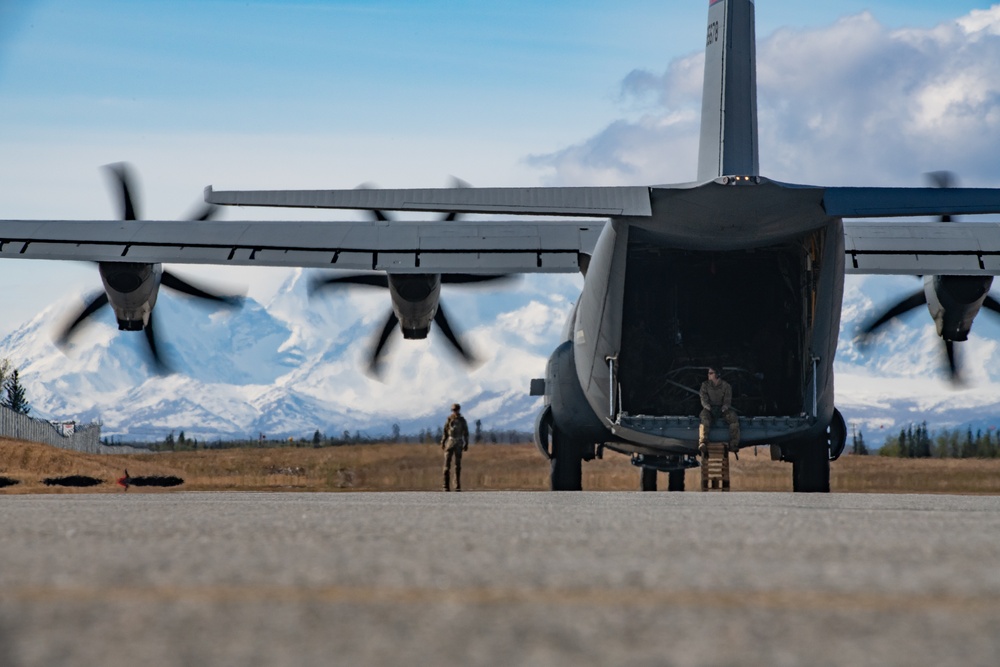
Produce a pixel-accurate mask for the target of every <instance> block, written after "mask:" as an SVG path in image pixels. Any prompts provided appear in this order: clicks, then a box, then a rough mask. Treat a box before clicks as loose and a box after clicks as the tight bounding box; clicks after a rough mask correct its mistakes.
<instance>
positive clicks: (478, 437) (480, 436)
mask: <svg viewBox="0 0 1000 667" xmlns="http://www.w3.org/2000/svg"><path fill="white" fill-rule="evenodd" d="M482 441H483V420H482V419H477V420H476V437H475V440H473V442H475V443H476V444H477V445H478V444H479V443H481V442H482Z"/></svg>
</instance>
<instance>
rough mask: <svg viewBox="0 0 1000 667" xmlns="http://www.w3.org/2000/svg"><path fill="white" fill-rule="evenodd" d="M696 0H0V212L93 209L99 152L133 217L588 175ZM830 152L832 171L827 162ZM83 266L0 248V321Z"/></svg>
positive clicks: (51, 296) (839, 9)
mask: <svg viewBox="0 0 1000 667" xmlns="http://www.w3.org/2000/svg"><path fill="white" fill-rule="evenodd" d="M707 5H708V3H707V0H701V1H699V2H683V3H679V2H662V1H661V2H653V1H651V0H620V1H619V2H615V3H610V2H593V1H580V0H575V1H574V2H566V1H563V0H557V1H554V2H547V3H538V2H527V1H523V0H514V1H511V2H504V3H496V2H489V3H486V2H457V1H430V2H421V3H413V2H403V1H385V2H294V3H283V2H271V3H264V2H245V1H243V2H235V1H222V0H216V1H207V2H206V1H198V2H193V1H186V0H181V1H177V0H172V1H170V2H165V1H164V2H135V1H132V2H124V1H120V2H111V1H91V2H86V3H81V2H70V1H55V0H53V1H49V2H41V1H40V2H27V3H25V2H10V1H7V0H0V25H2V26H4V27H2V28H0V217H4V218H106V217H111V216H112V215H113V214H114V213H113V212H114V210H115V208H114V206H113V205H112V204H111V202H110V200H109V198H108V193H107V190H106V187H105V183H104V180H103V177H102V176H101V174H100V172H99V170H98V167H99V166H100V165H102V164H107V163H109V162H114V161H119V160H128V161H131V162H133V163H134V164H135V165H136V167H137V168H138V170H139V173H140V175H141V177H142V182H141V184H140V185H141V193H140V194H142V195H143V211H144V214H145V217H147V218H154V219H155V218H175V217H180V216H182V215H184V213H185V212H186V211H188V210H190V209H191V207H192V206H193V205H194V204H195V203H196V202H197V201H198V199H199V197H200V193H201V188H203V187H204V186H205V185H208V184H210V183H211V184H214V185H216V186H218V187H238V188H251V187H273V188H278V187H353V186H355V185H357V184H359V183H362V182H375V183H377V184H379V185H382V186H385V187H392V186H396V187H402V186H437V185H444V184H445V183H446V181H447V177H448V175H449V174H455V175H458V176H461V177H462V178H465V179H466V180H469V181H471V182H472V183H474V184H476V185H483V186H486V185H494V186H505V185H539V184H543V183H546V182H553V181H559V182H573V181H574V180H575V179H578V178H579V179H581V180H587V179H590V180H593V179H600V178H602V177H603V173H604V172H603V171H600V170H595V169H592V168H591V167H592V166H593V164H594V163H595V162H599V161H600V158H601V156H600V155H598V154H596V153H595V152H594V150H596V149H594V150H591V151H590V153H587V154H586V155H584V156H583V157H580V158H579V159H578V162H579V164H576V165H571V166H567V164H566V161H567V160H573V159H577V158H575V157H574V156H577V155H578V154H580V151H582V149H584V148H587V147H588V146H590V144H594V145H597V144H598V143H601V142H603V144H605V145H606V144H607V143H608V142H609V141H624V139H622V138H621V137H620V136H619V135H616V134H614V133H613V132H610V133H609V132H608V130H610V129H613V128H621V127H625V128H626V129H630V130H636V128H640V129H641V128H642V127H643V123H644V122H646V121H647V120H648V119H650V118H652V119H653V120H656V119H657V118H661V116H662V113H661V112H662V110H660V111H657V110H653V111H651V109H650V107H649V105H648V103H647V102H644V101H642V100H639V99H637V98H634V97H629V96H627V95H623V93H622V83H623V81H624V80H625V77H626V76H627V75H628V74H629V73H630V72H632V71H633V70H637V69H641V70H647V71H649V72H651V73H653V74H656V75H660V74H662V73H663V72H665V71H666V70H667V67H668V65H670V64H671V63H672V62H678V59H683V58H685V57H690V56H692V55H693V54H698V53H699V52H700V50H701V48H702V46H703V41H704V24H705V18H706V15H707ZM988 6H989V5H988V4H985V3H977V2H965V1H956V2H950V3H941V2H931V1H912V0H911V1H908V2H900V1H894V0H893V1H888V0H887V1H883V2H874V1H871V2H864V1H854V0H845V1H843V2H827V3H812V2H801V1H792V0H773V1H772V0H761V1H760V2H758V3H757V35H758V41H759V42H762V43H763V42H764V41H765V40H767V39H768V37H769V36H771V35H773V33H774V32H775V31H776V30H779V29H782V30H788V31H791V33H792V34H802V33H804V32H805V31H809V30H816V31H824V30H828V29H830V27H831V26H833V25H834V24H836V22H837V21H839V20H841V19H842V18H843V17H845V16H852V15H856V14H858V13H860V12H863V11H868V12H870V13H871V15H872V16H873V17H874V20H875V22H877V23H878V24H879V25H880V26H882V27H883V28H884V29H885V30H886V31H892V30H899V29H904V28H912V29H920V30H928V29H931V28H934V27H935V26H938V25H939V24H942V23H946V22H948V21H951V20H953V19H955V18H958V17H961V16H964V15H967V14H968V13H969V12H970V11H972V10H974V9H984V8H987V7H988ZM869 48H870V47H869ZM841 55H842V54H841V53H838V52H836V51H834V52H829V53H828V56H827V57H828V59H829V61H835V60H836V59H837V58H838V57H840V56H841ZM789 57H790V58H794V55H790V56H789ZM818 64H819V63H818ZM825 64H827V65H829V62H826V61H825ZM819 69H820V68H817V70H818V71H819ZM817 76H820V75H819V74H817ZM841 85H845V86H846V85H847V84H846V83H844V82H841ZM890 101H891V100H890ZM658 114H659V115H658ZM764 119H765V118H764V114H763V113H762V122H763V120H764ZM661 120H662V118H661ZM630 136H633V141H637V142H643V141H646V138H645V135H642V134H641V133H640V134H639V135H638V136H637V137H636V136H635V131H633V132H632V134H631V135H630ZM762 136H763V129H762ZM781 139H782V137H780V136H775V137H773V138H772V139H771V140H772V141H775V142H780V141H781ZM767 140H768V139H767V137H766V136H764V139H762V146H763V144H764V142H765V141H767ZM561 151H563V152H565V151H569V152H568V153H560V152H561ZM771 154H772V155H776V154H778V153H776V152H773V151H772V153H771ZM677 155H680V156H683V150H679V151H678V153H677ZM529 156H543V158H544V159H542V160H537V159H536V160H534V161H531V160H527V159H526V158H528V157H529ZM656 159H661V160H662V161H663V162H664V163H668V162H670V160H671V159H672V156H671V155H669V154H667V155H661V156H657V157H656ZM673 159H675V160H676V162H678V164H677V165H672V166H671V167H670V169H661V170H656V169H646V168H644V167H636V168H635V169H634V170H633V171H632V172H631V173H632V175H633V176H634V178H635V179H637V182H648V181H643V180H642V178H644V177H647V175H648V178H651V179H653V182H657V181H658V180H659V179H660V178H661V176H662V177H663V178H677V179H679V180H687V179H688V178H690V177H691V176H693V173H694V165H693V164H691V163H690V160H683V159H680V157H677V158H673ZM638 162H639V160H638V158H637V163H638ZM764 163H765V160H764V156H763V155H762V164H764ZM828 163H829V164H828V165H827V168H829V169H830V170H831V172H830V173H832V174H835V175H836V178H841V179H848V178H849V177H850V176H852V175H853V176H856V177H858V178H863V177H865V176H866V175H867V172H865V170H864V169H858V168H857V167H856V166H855V164H854V163H852V162H851V161H850V156H844V155H831V156H830V157H829V158H828ZM789 164H790V163H789ZM837 165H842V169H851V170H854V171H851V172H850V173H849V175H848V176H844V175H843V173H842V171H838V167H837ZM588 168H591V169H590V171H589V172H588V171H586V170H587V169H588ZM786 168H787V169H792V167H786ZM804 171H806V172H807V173H808V172H809V169H808V168H805V169H804ZM553 172H554V173H553ZM817 173H818V175H822V174H823V173H825V172H823V171H822V170H819V169H817ZM675 174H677V175H676V176H675ZM685 174H688V175H687V176H685ZM631 177H632V176H630V175H629V174H628V173H626V174H617V178H619V179H624V180H627V179H629V178H631ZM898 178H903V177H902V176H899V177H898ZM282 215H283V214H282V213H281V212H275V211H266V212H264V213H259V212H256V211H239V212H238V214H230V215H229V217H230V218H238V217H242V218H251V217H265V218H267V217H278V216H282ZM284 217H286V218H288V217H308V215H307V214H301V213H297V212H293V213H289V214H287V215H284ZM211 271H212V270H211V269H197V270H195V272H196V273H197V272H203V273H204V272H211ZM227 275H230V274H227ZM231 275H232V276H233V277H234V279H235V280H237V281H245V282H246V283H247V284H249V285H250V288H251V290H252V292H251V293H252V294H260V295H264V296H266V294H267V292H268V289H269V285H274V286H276V285H277V284H278V283H279V282H280V276H279V275H278V274H277V273H269V272H257V273H254V274H240V273H239V272H234V273H232V274H231ZM96 282H97V276H96V272H95V271H94V270H93V268H92V267H89V266H85V265H84V266H77V265H70V264H53V263H41V262H6V263H4V264H3V265H0V291H2V292H3V293H4V295H5V296H4V301H5V304H4V305H5V310H6V316H5V317H4V318H3V320H2V321H0V335H2V334H3V333H6V332H7V331H9V330H11V329H13V328H14V327H16V326H17V325H18V324H19V323H20V322H22V321H24V320H25V319H27V318H29V317H30V316H32V315H33V314H34V313H35V312H38V311H39V310H41V309H42V308H44V307H45V306H47V305H49V304H50V303H51V302H52V301H53V300H55V299H58V298H60V297H61V296H63V295H64V294H65V293H67V292H76V291H80V290H81V289H83V288H85V287H89V286H96Z"/></svg>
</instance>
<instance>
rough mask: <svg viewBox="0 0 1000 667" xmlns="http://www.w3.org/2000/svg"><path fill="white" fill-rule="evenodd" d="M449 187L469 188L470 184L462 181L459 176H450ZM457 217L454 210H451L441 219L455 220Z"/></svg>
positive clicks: (445, 220) (446, 220)
mask: <svg viewBox="0 0 1000 667" xmlns="http://www.w3.org/2000/svg"><path fill="white" fill-rule="evenodd" d="M451 187H453V188H471V187H472V185H471V184H469V183H467V182H465V181H463V180H462V179H461V178H458V177H457V176H452V177H451ZM457 219H458V213H455V212H454V211H452V212H451V213H448V214H447V215H445V216H444V218H442V221H444V222H455V220H457Z"/></svg>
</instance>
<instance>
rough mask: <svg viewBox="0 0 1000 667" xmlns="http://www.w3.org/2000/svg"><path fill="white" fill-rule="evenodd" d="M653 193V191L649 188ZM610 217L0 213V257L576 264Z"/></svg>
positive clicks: (369, 265) (497, 268) (396, 266)
mask: <svg viewBox="0 0 1000 667" xmlns="http://www.w3.org/2000/svg"><path fill="white" fill-rule="evenodd" d="M647 199H648V196H647ZM603 227H604V222H603V221H597V222H592V221H572V220H571V221H565V220H536V221H530V220H528V221H523V222H522V221H518V222H500V221H489V222H470V221H455V222H447V221H433V222H411V221H399V222H369V221H357V222H320V221H307V222H277V221H274V222H268V221H252V222H230V221H175V220H170V221H145V220H133V221H106V220H92V221H87V220H2V221H0V259H3V258H20V259H70V260H82V261H118V262H146V263H159V262H162V263H186V264H220V265H233V266H303V267H319V268H326V269H348V270H354V271H357V270H381V271H391V272H396V273H497V272H511V273H574V272H577V271H579V270H580V261H579V260H580V253H584V254H589V253H590V252H591V251H592V250H593V247H594V245H595V244H596V242H597V237H598V236H599V235H600V232H601V229H602V228H603Z"/></svg>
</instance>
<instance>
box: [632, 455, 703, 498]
mask: <svg viewBox="0 0 1000 667" xmlns="http://www.w3.org/2000/svg"><path fill="white" fill-rule="evenodd" d="M632 465H634V466H638V467H639V488H640V489H641V490H642V491H656V474H657V473H658V472H665V473H667V491H683V490H684V471H685V470H687V469H688V468H697V467H698V461H697V459H696V458H695V457H694V456H680V455H674V456H651V455H646V454H633V455H632Z"/></svg>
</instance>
